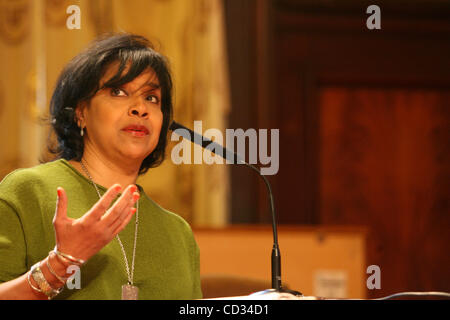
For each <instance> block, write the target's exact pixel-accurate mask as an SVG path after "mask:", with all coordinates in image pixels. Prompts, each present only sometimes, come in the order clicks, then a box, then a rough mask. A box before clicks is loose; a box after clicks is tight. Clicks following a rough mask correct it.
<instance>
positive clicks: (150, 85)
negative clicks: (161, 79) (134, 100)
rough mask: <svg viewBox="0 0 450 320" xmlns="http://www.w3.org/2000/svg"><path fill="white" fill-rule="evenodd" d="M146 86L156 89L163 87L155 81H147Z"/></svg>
mask: <svg viewBox="0 0 450 320" xmlns="http://www.w3.org/2000/svg"><path fill="white" fill-rule="evenodd" d="M144 86H149V87H151V88H152V89H154V90H155V89H160V88H161V85H160V84H159V83H155V82H149V83H146V84H145V85H144Z"/></svg>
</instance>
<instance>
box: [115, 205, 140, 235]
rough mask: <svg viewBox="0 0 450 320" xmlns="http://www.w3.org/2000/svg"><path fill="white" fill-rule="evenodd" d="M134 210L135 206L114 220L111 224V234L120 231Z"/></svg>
mask: <svg viewBox="0 0 450 320" xmlns="http://www.w3.org/2000/svg"><path fill="white" fill-rule="evenodd" d="M136 211H137V209H136V208H130V209H129V211H128V212H127V213H125V214H124V215H123V216H122V217H121V218H120V219H117V220H116V221H114V223H113V224H112V225H111V230H112V234H113V235H114V236H116V235H117V234H119V233H120V231H122V230H123V229H124V228H125V227H126V226H127V224H128V223H129V222H130V220H131V218H132V217H133V216H134V214H135V213H136Z"/></svg>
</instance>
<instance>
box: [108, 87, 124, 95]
mask: <svg viewBox="0 0 450 320" xmlns="http://www.w3.org/2000/svg"><path fill="white" fill-rule="evenodd" d="M111 94H112V95H113V96H126V93H125V91H123V90H122V89H119V88H112V89H111Z"/></svg>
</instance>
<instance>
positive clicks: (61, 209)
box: [53, 187, 67, 224]
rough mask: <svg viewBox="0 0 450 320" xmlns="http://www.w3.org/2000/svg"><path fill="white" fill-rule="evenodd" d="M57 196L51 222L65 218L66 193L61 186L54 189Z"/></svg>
mask: <svg viewBox="0 0 450 320" xmlns="http://www.w3.org/2000/svg"><path fill="white" fill-rule="evenodd" d="M56 192H57V194H58V198H57V200H56V211H55V216H54V218H53V224H57V223H58V222H63V221H64V220H65V219H67V195H66V191H64V189H63V188H61V187H59V188H58V189H57V190H56Z"/></svg>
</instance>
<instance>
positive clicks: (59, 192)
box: [56, 188, 61, 198]
mask: <svg viewBox="0 0 450 320" xmlns="http://www.w3.org/2000/svg"><path fill="white" fill-rule="evenodd" d="M56 193H57V194H58V198H61V189H59V188H58V189H56Z"/></svg>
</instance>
